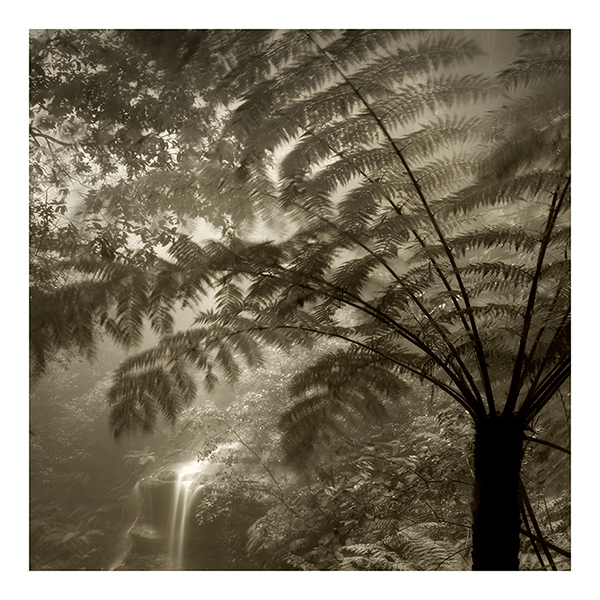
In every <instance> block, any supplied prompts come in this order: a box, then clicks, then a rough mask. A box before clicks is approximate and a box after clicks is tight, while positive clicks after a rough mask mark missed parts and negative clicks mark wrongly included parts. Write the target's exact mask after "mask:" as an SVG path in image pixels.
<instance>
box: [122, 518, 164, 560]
mask: <svg viewBox="0 0 600 600" xmlns="http://www.w3.org/2000/svg"><path fill="white" fill-rule="evenodd" d="M129 535H130V537H131V542H132V545H133V548H132V549H133V551H134V552H136V553H138V554H157V553H159V552H161V551H163V550H164V546H165V539H164V536H163V535H161V534H160V533H159V532H158V531H157V530H156V529H155V528H154V527H152V525H147V524H138V525H136V526H135V527H134V528H133V529H132V530H131V532H130V533H129Z"/></svg>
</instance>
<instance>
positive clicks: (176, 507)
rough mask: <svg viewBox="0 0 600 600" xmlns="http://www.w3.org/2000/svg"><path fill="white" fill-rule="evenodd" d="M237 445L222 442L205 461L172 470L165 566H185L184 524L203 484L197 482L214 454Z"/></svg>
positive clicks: (173, 568)
mask: <svg viewBox="0 0 600 600" xmlns="http://www.w3.org/2000/svg"><path fill="white" fill-rule="evenodd" d="M237 448H239V444H238V443H230V444H222V445H221V446H219V447H218V448H217V449H216V450H215V451H214V452H212V453H211V454H210V456H208V458H206V460H204V461H198V460H192V461H188V462H185V463H180V464H179V465H178V466H177V467H176V468H175V469H174V470H175V472H176V473H177V481H176V483H175V488H174V490H173V500H172V503H171V515H170V520H169V547H168V559H167V568H168V569H169V570H173V571H179V570H182V569H183V568H184V560H183V554H184V549H185V541H186V534H187V524H188V521H189V519H190V514H189V512H190V508H191V507H192V506H193V500H194V497H195V496H196V494H197V493H198V492H199V491H200V490H201V489H202V488H203V487H204V484H202V483H200V482H199V479H200V478H201V474H202V473H203V472H204V471H206V470H207V469H208V468H209V467H210V466H211V465H213V464H214V462H215V461H214V459H215V457H218V456H219V455H220V454H223V453H225V454H227V452H228V451H230V450H234V449H237Z"/></svg>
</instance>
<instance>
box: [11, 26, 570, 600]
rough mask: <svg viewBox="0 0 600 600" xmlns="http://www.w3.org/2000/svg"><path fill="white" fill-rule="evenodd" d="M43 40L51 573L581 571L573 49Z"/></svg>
mask: <svg viewBox="0 0 600 600" xmlns="http://www.w3.org/2000/svg"><path fill="white" fill-rule="evenodd" d="M392 21H393V20H391V21H390V24H392ZM54 22H56V19H55V20H54ZM396 23H397V24H399V25H400V26H401V20H397V22H396ZM28 33H29V57H28V58H29V79H28V81H29V86H28V95H29V121H28V124H29V125H28V132H29V145H28V150H29V173H28V182H29V237H28V240H29V263H28V267H29V288H28V291H29V298H28V301H29V306H28V310H29V313H28V319H29V369H28V370H29V412H28V416H29V434H28V444H29V464H28V469H29V482H28V483H29V490H28V493H29V507H28V515H29V523H28V526H29V532H28V533H29V549H28V560H29V570H30V571H254V572H263V571H269V572H270V571H336V572H347V571H368V572H374V571H379V572H380V571H396V572H398V571H403V572H426V573H430V572H439V571H446V572H447V571H454V572H455V571H485V572H498V571H503V572H511V571H537V572H539V571H571V379H570V374H571V210H570V209H571V30H570V29H544V28H539V29H517V28H514V29H491V28H490V29H434V28H431V29H403V28H390V29H384V28H381V29H375V28H370V29H360V28H348V29H328V28H322V29H317V28H295V29H293V28H292V29H259V28H246V29H243V28H242V29H233V28H213V29H141V28H120V29H108V28H106V29H105V28H97V29H78V28H66V29H33V28H31V29H29V31H28ZM19 135H21V133H19ZM579 189H581V188H579ZM178 576H179V575H178ZM221 577H223V575H221ZM395 577H396V575H395ZM397 577H398V580H397V581H398V582H399V581H402V579H401V577H405V575H404V574H400V575H397ZM469 577H472V576H469ZM264 581H267V580H264ZM371 581H374V580H371ZM386 581H391V580H389V579H387V580H386ZM482 589H483V588H482ZM327 595H331V594H330V593H329V594H327ZM117 597H119V596H118V595H117ZM316 597H317V598H318V597H319V596H316ZM374 597H377V594H375V596H374ZM432 597H433V596H432ZM435 597H440V594H437V595H436V596H435ZM466 597H467V596H465V598H466Z"/></svg>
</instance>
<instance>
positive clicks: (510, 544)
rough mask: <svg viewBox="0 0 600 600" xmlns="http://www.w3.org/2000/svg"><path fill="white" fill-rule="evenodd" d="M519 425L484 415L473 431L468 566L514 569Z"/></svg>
mask: <svg viewBox="0 0 600 600" xmlns="http://www.w3.org/2000/svg"><path fill="white" fill-rule="evenodd" d="M522 457H523V430H522V428H521V427H520V426H519V425H517V424H516V423H515V422H514V420H513V419H512V418H510V417H502V416H499V415H498V416H496V417H494V418H490V417H487V418H486V419H484V420H482V421H480V422H479V423H478V424H477V427H476V431H475V497H474V502H473V554H472V556H473V570H474V571H518V569H519V529H520V526H521V516H520V512H519V498H518V493H519V471H520V468H521V460H522Z"/></svg>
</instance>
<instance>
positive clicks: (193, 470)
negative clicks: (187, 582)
mask: <svg viewBox="0 0 600 600" xmlns="http://www.w3.org/2000/svg"><path fill="white" fill-rule="evenodd" d="M207 464H208V463H206V462H203V463H198V462H190V463H185V464H184V465H182V466H181V467H180V468H179V469H178V474H177V482H176V484H175V489H174V490H173V503H172V507H171V519H170V526H169V555H168V561H167V566H168V568H169V569H171V570H175V571H176V570H181V569H183V566H184V565H183V551H184V545H185V541H186V530H187V522H188V519H189V510H190V506H191V504H192V500H193V498H194V496H195V495H196V493H197V492H198V490H200V489H201V488H202V487H203V486H202V485H201V484H199V483H198V481H197V479H198V477H199V475H200V474H201V473H202V471H203V470H205V468H206V466H207Z"/></svg>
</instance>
